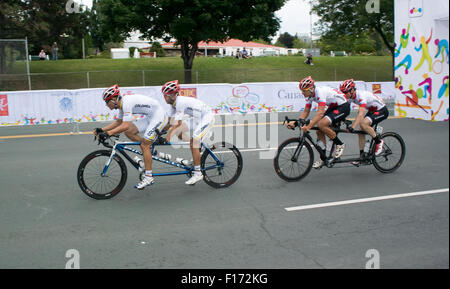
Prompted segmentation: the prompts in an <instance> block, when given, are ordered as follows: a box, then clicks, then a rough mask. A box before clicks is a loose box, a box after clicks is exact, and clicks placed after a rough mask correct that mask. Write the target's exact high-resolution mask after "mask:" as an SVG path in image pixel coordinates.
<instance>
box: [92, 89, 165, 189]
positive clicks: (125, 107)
mask: <svg viewBox="0 0 450 289" xmlns="http://www.w3.org/2000/svg"><path fill="white" fill-rule="evenodd" d="M103 100H104V101H105V103H106V105H107V106H108V108H109V109H111V110H114V109H118V110H119V114H118V116H117V119H116V120H115V121H114V122H113V123H111V124H109V125H107V126H105V127H104V128H96V129H95V130H94V135H96V136H97V135H98V136H99V137H100V138H102V139H106V138H107V137H109V136H112V135H115V134H119V133H122V132H124V133H125V135H126V136H127V137H128V138H129V139H130V140H132V141H135V142H140V143H141V145H140V146H141V150H142V155H143V157H144V164H145V175H144V178H143V180H142V181H141V182H139V183H138V184H137V185H135V186H134V187H135V188H136V189H139V190H142V189H144V188H145V187H147V186H150V185H152V184H153V183H154V179H153V175H152V155H151V151H150V149H151V146H152V144H153V142H154V141H155V140H156V138H157V137H158V136H157V133H156V130H159V131H162V130H163V128H164V127H165V126H166V124H167V122H168V117H167V114H166V111H165V109H164V108H163V106H162V105H161V104H160V103H159V101H157V100H156V99H154V98H152V97H150V96H146V95H140V94H130V95H123V96H122V95H120V90H119V86H118V85H117V84H116V85H113V86H111V87H110V88H108V89H106V90H105V91H104V92H103ZM136 115H138V116H139V115H140V116H143V117H142V118H136V117H135V116H136ZM139 134H142V135H143V136H140V135H139Z"/></svg>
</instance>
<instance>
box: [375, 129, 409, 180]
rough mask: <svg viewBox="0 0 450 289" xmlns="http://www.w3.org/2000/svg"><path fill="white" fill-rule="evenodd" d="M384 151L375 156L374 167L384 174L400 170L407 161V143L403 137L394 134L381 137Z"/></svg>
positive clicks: (388, 133) (390, 133) (389, 133)
mask: <svg viewBox="0 0 450 289" xmlns="http://www.w3.org/2000/svg"><path fill="white" fill-rule="evenodd" d="M381 139H382V140H383V151H382V152H381V154H380V155H378V156H374V159H373V165H374V167H375V168H376V169H377V170H379V171H380V172H382V173H392V172H393V171H395V170H396V169H398V168H399V167H400V166H401V165H402V163H403V160H404V159H405V142H404V141H403V139H402V137H401V136H400V135H398V134H396V133H394V132H387V133H384V134H382V135H381Z"/></svg>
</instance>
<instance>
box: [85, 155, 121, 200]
mask: <svg viewBox="0 0 450 289" xmlns="http://www.w3.org/2000/svg"><path fill="white" fill-rule="evenodd" d="M110 156H111V151H108V150H99V151H95V152H92V153H90V154H89V155H87V156H86V157H85V158H84V159H83V160H82V161H81V163H80V165H79V167H78V172H77V179H78V185H79V186H80V188H81V190H82V191H83V193H85V194H86V195H88V196H89V197H91V198H94V199H97V200H104V199H110V198H112V197H114V196H116V195H117V194H118V193H119V192H120V191H121V190H122V189H123V187H124V186H125V183H126V181H127V167H126V164H125V162H124V161H123V159H122V158H121V157H119V156H118V155H115V156H114V157H113V159H112V160H111V163H110V164H109V168H108V171H107V172H106V174H105V175H102V173H103V170H104V168H105V165H106V163H107V162H108V160H109V157H110Z"/></svg>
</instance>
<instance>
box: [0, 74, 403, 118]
mask: <svg viewBox="0 0 450 289" xmlns="http://www.w3.org/2000/svg"><path fill="white" fill-rule="evenodd" d="M316 85H318V86H330V87H333V88H336V89H337V88H339V85H340V82H317V83H316ZM356 85H357V88H358V89H361V90H366V89H369V90H371V89H372V86H370V85H368V84H367V83H365V82H362V81H357V82H356ZM377 85H380V87H381V92H382V97H383V98H390V97H391V95H390V94H389V93H388V94H384V92H385V91H392V90H394V82H390V83H380V84H377ZM181 87H182V92H181V94H182V95H185V96H189V97H196V98H198V99H200V100H202V101H204V102H205V103H206V104H208V105H209V106H210V107H211V108H212V109H213V111H214V112H215V113H216V114H246V113H260V112H262V113H267V112H295V111H301V110H303V108H304V106H305V99H304V97H303V95H302V94H301V92H300V90H299V89H298V82H275V83H242V84H234V85H233V84H189V85H181ZM376 87H378V86H376ZM104 90H105V88H93V89H76V90H41V91H36V90H32V91H12V92H0V126H10V125H38V124H59V123H80V122H95V121H111V120H114V119H115V118H116V117H117V110H114V111H112V110H109V108H108V107H107V106H106V105H105V103H104V102H103V100H102V97H101V95H102V92H103V91H104ZM377 91H378V90H377ZM121 93H122V95H125V96H126V95H128V94H144V95H148V96H150V97H153V98H155V99H157V100H158V101H159V102H160V103H161V104H162V105H163V107H164V108H165V109H167V110H169V108H170V107H169V105H168V104H166V102H165V101H164V98H163V96H162V94H161V86H145V87H122V88H121ZM313 109H315V107H313ZM138 117H139V116H136V118H138Z"/></svg>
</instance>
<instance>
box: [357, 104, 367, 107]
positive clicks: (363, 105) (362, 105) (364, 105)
mask: <svg viewBox="0 0 450 289" xmlns="http://www.w3.org/2000/svg"><path fill="white" fill-rule="evenodd" d="M359 107H367V104H366V103H363V104H361V105H360V106H359Z"/></svg>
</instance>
